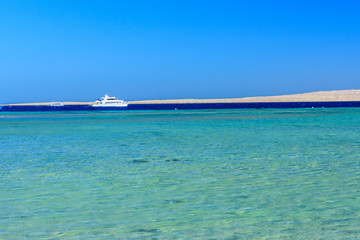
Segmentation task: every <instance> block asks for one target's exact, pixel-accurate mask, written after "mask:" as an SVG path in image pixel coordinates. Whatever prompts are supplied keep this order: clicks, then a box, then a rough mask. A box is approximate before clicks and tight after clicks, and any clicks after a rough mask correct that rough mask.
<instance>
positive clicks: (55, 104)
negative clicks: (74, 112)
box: [50, 102, 64, 107]
mask: <svg viewBox="0 0 360 240" xmlns="http://www.w3.org/2000/svg"><path fill="white" fill-rule="evenodd" d="M50 106H52V107H62V106H64V104H62V103H61V102H53V103H51V104H50Z"/></svg>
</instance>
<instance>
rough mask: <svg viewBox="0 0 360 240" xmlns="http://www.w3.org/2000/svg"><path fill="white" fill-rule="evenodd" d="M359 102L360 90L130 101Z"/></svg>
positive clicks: (140, 102)
mask: <svg viewBox="0 0 360 240" xmlns="http://www.w3.org/2000/svg"><path fill="white" fill-rule="evenodd" d="M336 101H360V90H340V91H321V92H310V93H302V94H293V95H280V96H268V97H245V98H224V99H173V100H146V101H131V102H130V103H131V104H150V103H153V104H154V103H157V104H161V103H249V102H336Z"/></svg>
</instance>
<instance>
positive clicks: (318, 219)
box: [0, 108, 360, 239]
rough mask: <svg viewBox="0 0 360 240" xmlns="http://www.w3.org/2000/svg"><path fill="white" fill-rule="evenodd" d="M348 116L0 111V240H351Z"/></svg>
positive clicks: (355, 131) (353, 153)
mask: <svg viewBox="0 0 360 240" xmlns="http://www.w3.org/2000/svg"><path fill="white" fill-rule="evenodd" d="M359 136H360V109H355V108H353V109H351V108H348V109H295V110H292V109H290V110H216V111H215V110H213V111H212V110H207V111H157V112H155V111H147V112H146V111H144V112H140V111H139V112H135V111H134V112H131V111H129V112H97V113H94V112H67V113H66V112H65V113H54V112H47V113H1V115H0V158H1V160H0V239H359V238H360V137H359Z"/></svg>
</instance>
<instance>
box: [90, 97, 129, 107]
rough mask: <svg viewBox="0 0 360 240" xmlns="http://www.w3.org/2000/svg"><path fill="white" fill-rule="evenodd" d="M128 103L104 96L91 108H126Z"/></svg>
mask: <svg viewBox="0 0 360 240" xmlns="http://www.w3.org/2000/svg"><path fill="white" fill-rule="evenodd" d="M127 105H128V102H125V101H124V100H119V99H117V98H116V97H109V96H108V95H106V94H105V97H102V98H101V99H99V100H96V101H95V103H94V104H93V105H91V106H92V107H127Z"/></svg>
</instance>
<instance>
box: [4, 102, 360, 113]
mask: <svg viewBox="0 0 360 240" xmlns="http://www.w3.org/2000/svg"><path fill="white" fill-rule="evenodd" d="M339 107H340V108H341V107H360V101H354V102H266V103H265V102H263V103H172V104H129V105H128V106H127V107H91V106H89V105H65V106H61V107H54V106H29V105H17V106H2V107H1V106H0V111H2V112H22V111H31V112H33V111H109V110H110V111H123V110H197V109H246V108H255V109H256V108H258V109H263V108H339Z"/></svg>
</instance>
